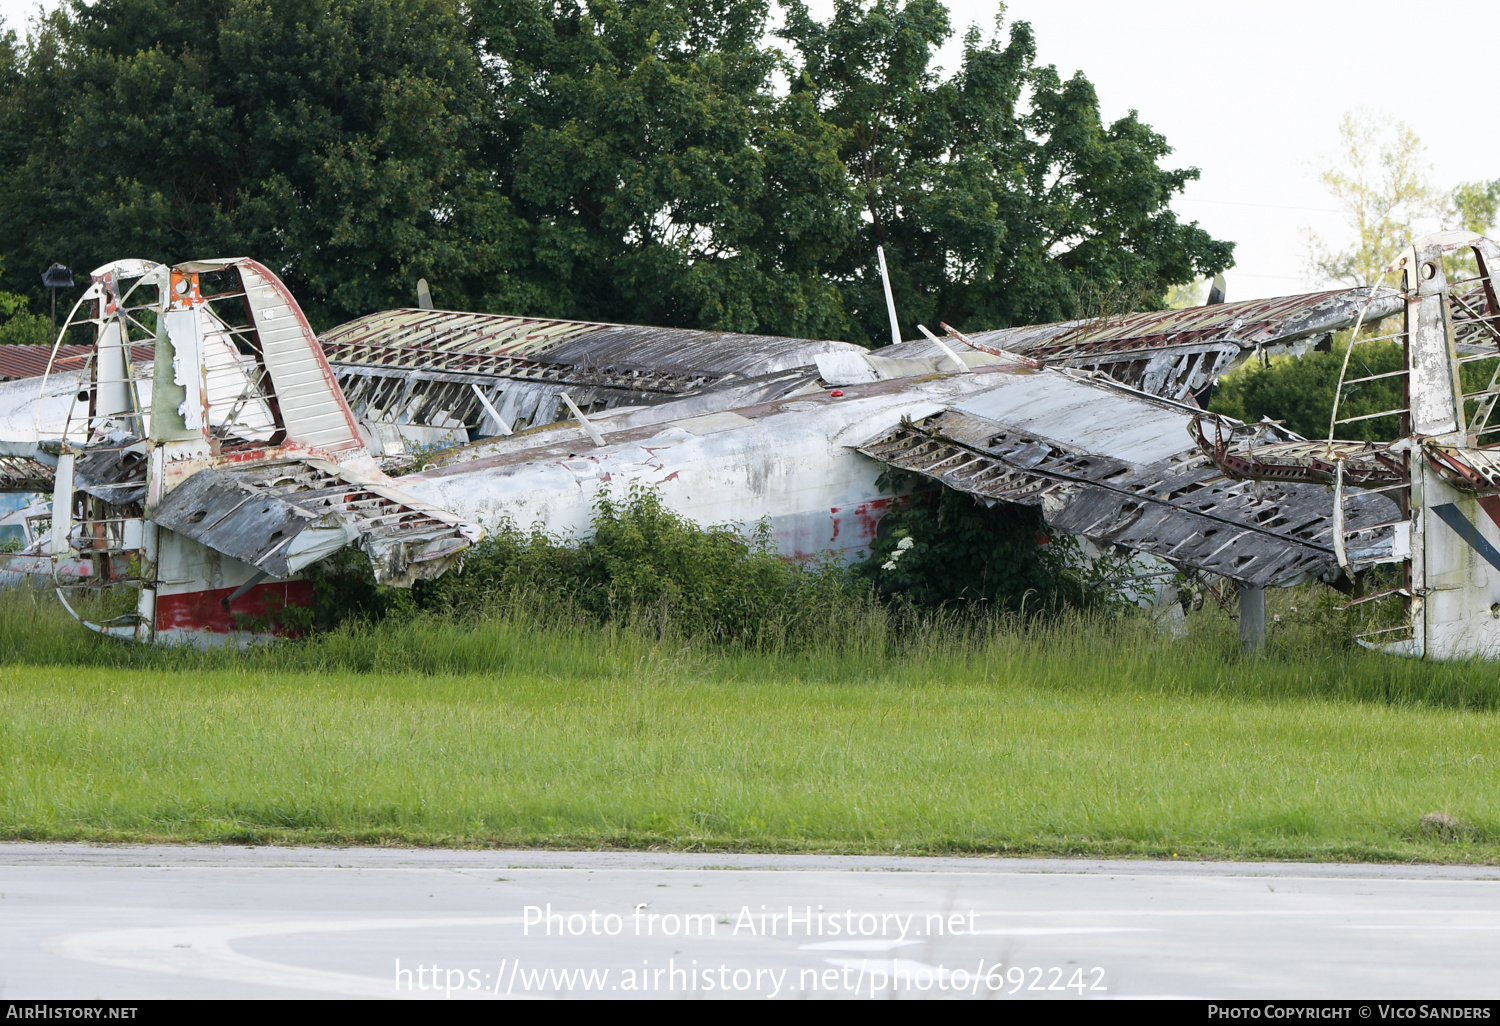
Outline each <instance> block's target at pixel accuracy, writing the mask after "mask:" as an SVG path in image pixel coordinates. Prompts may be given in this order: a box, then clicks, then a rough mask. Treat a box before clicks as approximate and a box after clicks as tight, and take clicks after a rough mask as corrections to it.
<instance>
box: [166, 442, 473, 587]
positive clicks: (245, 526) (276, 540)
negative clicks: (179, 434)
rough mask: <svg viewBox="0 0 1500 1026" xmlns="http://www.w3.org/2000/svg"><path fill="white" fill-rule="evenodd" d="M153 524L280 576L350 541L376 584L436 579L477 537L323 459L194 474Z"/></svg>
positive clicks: (443, 515) (455, 520)
mask: <svg viewBox="0 0 1500 1026" xmlns="http://www.w3.org/2000/svg"><path fill="white" fill-rule="evenodd" d="M154 519H155V521H156V523H157V525H158V526H160V527H165V528H167V529H168V530H171V531H175V532H176V533H178V534H180V535H182V536H183V537H185V538H190V539H192V540H193V541H196V542H198V543H199V544H200V545H204V546H206V547H207V548H210V549H213V550H214V551H216V552H220V553H223V554H224V555H226V556H232V557H233V558H235V559H238V560H240V561H242V562H244V563H248V564H250V565H251V566H253V567H255V568H256V569H257V570H259V571H260V572H262V573H264V574H266V575H267V576H269V577H274V578H277V579H279V580H284V579H286V578H288V577H291V576H292V575H294V574H296V573H297V572H299V571H301V570H303V569H304V568H306V567H308V566H311V565H312V564H313V563H316V562H318V561H319V560H321V559H325V558H327V557H328V556H331V555H333V554H334V553H335V552H337V551H339V550H340V549H342V548H345V547H346V546H355V547H358V548H360V549H362V550H363V551H364V552H365V553H366V554H367V555H368V556H369V557H370V563H371V566H372V567H373V568H374V571H375V579H376V580H377V581H378V582H379V583H381V584H394V585H400V586H410V585H411V584H412V582H413V581H416V580H427V579H431V578H434V577H437V576H438V575H440V574H441V573H443V571H445V570H446V569H448V567H449V566H451V565H452V563H453V562H454V560H456V559H457V558H458V555H459V553H460V552H462V551H463V550H464V549H465V548H467V547H468V546H469V545H470V544H472V543H473V542H474V541H477V540H478V539H479V537H480V535H481V534H482V533H483V532H482V531H481V530H480V528H479V527H478V525H476V524H471V523H469V522H468V521H466V520H463V519H462V518H460V517H456V516H453V515H452V514H451V513H448V512H447V511H445V510H441V509H439V508H437V507H436V506H431V505H428V504H427V503H424V502H420V501H418V500H416V499H414V498H412V497H411V496H409V495H406V494H404V493H402V492H400V491H398V490H397V489H395V488H393V487H391V486H390V485H389V484H386V483H381V482H378V481H375V480H372V479H370V478H368V477H366V476H364V475H361V474H358V473H355V472H354V471H352V470H350V469H349V468H348V467H344V466H340V465H339V464H337V463H333V462H330V461H328V460H320V459H295V460H286V461H282V462H276V463H271V464H259V465H255V466H251V467H245V468H235V467H227V468H226V467H220V468H214V469H207V470H200V471H199V472H198V473H196V474H194V475H193V476H192V477H190V478H188V479H187V480H186V481H185V482H184V483H183V484H181V485H179V486H178V487H177V488H175V489H173V490H172V491H171V492H169V493H168V494H167V496H166V497H165V498H164V499H163V500H162V501H161V503H160V504H158V505H157V507H156V510H155V513H154Z"/></svg>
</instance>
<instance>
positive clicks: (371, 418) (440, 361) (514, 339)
mask: <svg viewBox="0 0 1500 1026" xmlns="http://www.w3.org/2000/svg"><path fill="white" fill-rule="evenodd" d="M321 341H322V344H323V351H324V353H325V354H326V356H327V358H328V361H329V363H330V365H331V366H332V367H333V369H334V373H335V374H336V375H337V377H338V379H339V384H340V385H341V386H342V387H343V389H344V394H345V395H346V396H347V397H348V399H349V404H350V406H351V407H353V408H354V411H355V413H356V414H357V415H358V416H360V417H361V418H362V419H363V420H365V421H366V422H367V423H370V422H373V423H376V424H379V423H400V424H402V425H406V426H407V431H408V432H410V430H411V428H424V427H425V428H460V427H467V428H470V429H474V430H475V431H477V432H478V433H480V434H490V435H493V434H503V433H505V430H519V429H521V428H524V427H538V426H540V425H543V424H549V423H552V422H553V421H556V420H560V419H564V418H566V417H568V416H569V411H568V408H567V406H566V404H565V403H564V402H563V400H562V398H561V396H562V393H564V392H567V393H568V396H569V398H571V399H572V400H573V401H574V403H576V404H577V405H578V407H579V408H580V409H581V410H583V412H584V413H586V414H587V413H592V412H598V411H601V410H604V409H609V408H613V407H618V406H652V405H657V404H660V403H664V402H670V401H673V400H677V399H680V398H682V397H684V396H692V395H704V394H707V393H717V394H720V395H722V396H723V397H724V400H725V401H728V402H729V403H730V404H731V405H748V404H750V403H754V402H761V401H765V400H768V399H772V398H776V397H778V396H780V395H784V394H786V393H787V392H789V391H793V390H795V389H797V388H800V387H802V386H804V385H806V384H808V383H810V382H812V381H814V380H816V377H817V371H816V367H815V361H816V358H817V357H818V356H819V355H820V354H824V353H830V352H849V353H856V354H857V353H862V352H864V350H863V349H861V348H860V347H859V346H855V345H850V344H849V343H847V342H831V341H816V340H812V339H796V338H781V337H779V336H773V335H742V334H734V333H731V332H718V331H690V330H686V329H682V328H650V327H640V326H634V325H623V324H598V323H592V322H586V321H559V320H543V319H538V318H526V317H508V316H503V315H499V314H483V313H463V312H457V311H451V310H388V311H385V312H383V313H377V314H371V315H369V316H367V317H361V318H360V319H358V320H355V321H351V322H349V323H348V324H344V325H341V326H339V327H337V328H334V329H333V330H332V331H330V332H328V333H327V334H325V335H324V336H323V338H322V340H321ZM481 395H483V399H481V398H480V396H481ZM486 404H488V407H486ZM720 405H722V403H721V404H720ZM490 410H493V411H494V412H495V413H498V414H499V415H500V418H501V419H502V420H503V421H504V425H503V427H502V426H501V425H496V424H495V423H494V418H493V417H492V416H490V414H489V411H490Z"/></svg>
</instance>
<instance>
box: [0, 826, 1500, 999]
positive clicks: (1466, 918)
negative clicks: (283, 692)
mask: <svg viewBox="0 0 1500 1026" xmlns="http://www.w3.org/2000/svg"><path fill="white" fill-rule="evenodd" d="M318 996H324V997H393V998H401V999H419V1000H420V999H428V1000H431V999H437V1000H449V999H452V1000H457V999H461V998H469V999H486V1000H493V999H501V998H513V999H514V998H525V997H531V998H535V997H569V996H572V997H585V996H596V997H597V996H607V997H632V996H649V997H679V998H689V999H701V998H718V997H724V996H730V997H746V998H754V997H759V998H770V997H775V998H781V999H785V998H829V997H843V998H850V997H859V998H866V999H868V998H870V997H890V996H895V997H897V998H900V999H918V998H950V999H951V998H990V999H994V1000H1018V999H1022V998H1050V999H1054V1000H1090V999H1108V998H1123V997H1146V996H1182V997H1197V998H1223V999H1240V1000H1244V999H1259V998H1341V997H1347V998H1354V999H1375V998H1486V997H1488V998H1494V997H1500V870H1497V869H1494V868H1488V867H1432V866H1349V865H1326V864H1285V863H1280V864H1251V863H1188V862H1166V863H1164V862H1143V861H1094V860H1088V861H1085V860H1077V861H1074V860H1046V859H998V858H940V859H939V858H911V859H902V858H883V857H842V856H801V855H792V856H773V855H726V854H707V855H690V854H671V853H638V852H595V853H580V852H533V851H486V852H470V851H406V850H390V849H326V848H325V849H318V848H234V847H181V848H178V847H102V846H100V847H95V846H85V845H46V844H0V998H4V999H27V998H74V999H84V998H105V999H108V998H168V997H318Z"/></svg>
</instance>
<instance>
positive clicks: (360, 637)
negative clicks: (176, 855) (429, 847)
mask: <svg viewBox="0 0 1500 1026" xmlns="http://www.w3.org/2000/svg"><path fill="white" fill-rule="evenodd" d="M3 601H4V608H3V609H0V614H3V615H0V836H3V837H6V838H12V839H16V838H32V839H50V840H60V839H85V838H90V839H99V840H131V841H136V840H142V841H144V840H169V841H225V842H257V843H271V842H274V843H361V844H366V843H379V844H440V845H506V846H513V845H542V846H552V847H575V846H576V847H590V848H591V847H600V846H614V847H650V846H662V847H671V848H681V849H699V850H724V851H746V850H766V851H833V852H901V853H908V852H909V853H941V852H975V853H979V852H1001V853H1013V854H1020V853H1030V854H1042V853H1066V854H1080V855H1081V854H1090V855H1154V856H1163V857H1171V856H1173V855H1178V856H1181V857H1189V856H1191V857H1214V858H1230V857H1233V858H1320V859H1335V858H1337V859H1373V860H1414V859H1415V860H1443V861H1484V862H1491V861H1500V720H1497V718H1496V715H1495V711H1494V710H1495V709H1496V707H1497V706H1500V683H1497V667H1496V666H1495V665H1494V664H1489V663H1466V664H1450V665H1444V666H1434V665H1427V664H1418V663H1412V662H1406V661H1401V660H1396V659H1391V658H1387V657H1380V656H1375V655H1372V654H1368V653H1362V652H1358V651H1353V652H1351V651H1348V650H1344V649H1339V648H1337V647H1336V646H1333V645H1332V644H1331V643H1328V642H1327V639H1324V638H1322V637H1321V634H1320V632H1321V631H1322V630H1323V629H1324V627H1323V626H1322V625H1321V624H1320V622H1319V621H1317V620H1316V619H1309V620H1308V621H1307V622H1305V623H1303V622H1298V621H1296V620H1295V619H1291V620H1289V622H1286V623H1283V624H1278V625H1276V627H1275V628H1274V629H1273V634H1272V639H1271V645H1270V651H1269V654H1268V655H1267V657H1266V658H1264V659H1260V660H1248V659H1244V658H1242V657H1241V656H1240V655H1239V653H1238V649H1237V645H1236V643H1235V638H1234V625H1233V623H1232V621H1230V620H1229V619H1228V618H1226V617H1224V616H1222V615H1219V614H1214V615H1209V614H1203V615H1202V616H1200V617H1199V618H1198V621H1197V622H1196V623H1194V624H1193V626H1192V630H1191V632H1190V634H1189V636H1188V637H1186V638H1185V639H1182V640H1179V641H1175V642H1174V641H1167V640H1165V639H1163V638H1162V637H1161V636H1160V635H1159V634H1158V633H1157V632H1156V631H1155V630H1154V629H1153V628H1152V627H1151V625H1150V624H1148V623H1145V622H1143V621H1141V620H1139V619H1132V618H1126V619H1123V620H1118V621H1105V620H1097V619H1096V620H1088V619H1073V620H1066V619H1065V620H1063V621H1059V622H1058V623H1056V624H1054V625H1052V626H1050V627H1047V628H1041V629H1034V630H1032V631H1030V632H1023V631H1020V630H1017V629H1015V627H1014V625H1010V626H1006V625H1003V624H1002V625H998V626H990V627H987V628H983V629H980V628H970V629H968V630H963V629H960V628H959V627H957V626H956V625H953V624H948V625H944V624H942V623H937V624H933V625H929V626H928V627H927V629H925V630H921V631H914V632H909V634H908V637H907V640H906V641H905V642H904V643H903V644H901V645H896V644H893V643H891V642H890V641H889V638H888V635H882V634H879V633H877V632H876V631H875V629H874V628H869V629H864V628H861V627H860V625H859V624H852V625H846V629H845V630H844V631H843V633H842V634H841V635H840V639H839V643H838V644H832V643H830V644H828V645H825V646H821V647H819V648H818V649H817V650H816V652H815V654H807V653H798V652H793V651H788V652H774V651H773V652H745V651H741V652H735V651H726V650H722V649H719V650H715V649H711V648H707V647H702V646H697V645H693V644H689V643H685V642H680V641H672V640H663V639H662V638H647V637H642V636H640V635H639V634H636V633H631V632H628V631H621V630H611V629H607V628H598V627H594V628H589V627H584V626H579V625H568V624H566V623H554V624H552V625H550V626H546V627H539V626H538V625H537V624H536V623H535V622H534V621H532V620H530V619H528V618H527V617H526V616H524V615H521V614H513V615H503V614H496V615H495V616H493V617H491V618H489V619H488V620H485V621H482V622H475V623H468V624H455V623H450V622H443V621H428V620H411V621H404V622H400V623H387V624H385V625H382V626H381V627H379V628H370V629H363V630H360V629H352V628H350V629H345V630H341V631H339V632H336V633H335V634H333V635H330V636H327V637H323V638H320V639H317V640H315V641H312V642H307V643H301V644H291V645H279V646H275V647H272V648H270V649H266V650H260V651H252V652H248V653H245V652H239V653H233V652H219V653H207V654H204V653H196V652H186V651H162V650H151V649H142V648H137V647H128V646H121V645H116V644H112V643H107V642H101V641H99V640H97V639H94V638H92V637H90V636H88V635H86V634H85V633H84V632H83V631H82V630H81V629H78V628H76V627H74V626H72V625H71V624H70V623H69V622H68V621H66V620H65V619H62V618H61V617H60V616H59V615H58V614H57V612H56V611H55V610H53V608H52V607H51V606H50V605H49V604H48V603H47V602H45V601H44V600H43V601H37V602H32V601H31V600H30V599H29V598H28V597H24V596H23V597H22V598H16V597H14V596H12V597H9V598H6V599H4V600H3ZM877 626H878V625H877ZM1299 632H1300V633H1299ZM1429 812H1438V813H1443V814H1445V815H1447V816H1450V817H1452V818H1453V819H1455V820H1457V821H1459V824H1460V825H1459V826H1458V828H1457V829H1456V830H1455V831H1453V832H1451V833H1449V834H1447V835H1444V836H1436V835H1434V836H1424V835H1423V834H1422V833H1421V831H1420V829H1419V821H1420V817H1421V816H1422V815H1423V814H1424V813H1429Z"/></svg>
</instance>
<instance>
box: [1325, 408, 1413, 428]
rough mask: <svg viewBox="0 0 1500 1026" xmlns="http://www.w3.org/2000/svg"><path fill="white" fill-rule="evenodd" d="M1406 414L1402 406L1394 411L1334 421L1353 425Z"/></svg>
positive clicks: (1363, 414)
mask: <svg viewBox="0 0 1500 1026" xmlns="http://www.w3.org/2000/svg"><path fill="white" fill-rule="evenodd" d="M1405 412H1406V407H1404V406H1402V407H1398V408H1396V409H1394V410H1381V411H1380V412H1379V413H1362V414H1360V415H1359V416H1358V417H1342V418H1340V419H1338V420H1336V421H1334V424H1353V423H1355V422H1356V421H1361V420H1374V419H1375V418H1376V417H1394V416H1396V415H1397V414H1400V413H1405Z"/></svg>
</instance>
